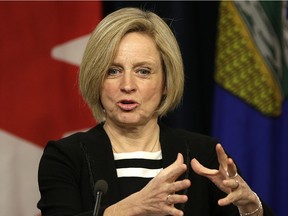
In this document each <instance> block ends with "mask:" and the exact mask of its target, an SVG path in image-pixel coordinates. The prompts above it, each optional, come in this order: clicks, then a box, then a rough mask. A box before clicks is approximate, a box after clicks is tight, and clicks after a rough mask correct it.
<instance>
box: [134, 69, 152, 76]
mask: <svg viewBox="0 0 288 216" xmlns="http://www.w3.org/2000/svg"><path fill="white" fill-rule="evenodd" d="M137 74H138V75H140V76H144V77H146V76H149V75H150V74H151V70H150V69H149V68H141V69H138V70H137Z"/></svg>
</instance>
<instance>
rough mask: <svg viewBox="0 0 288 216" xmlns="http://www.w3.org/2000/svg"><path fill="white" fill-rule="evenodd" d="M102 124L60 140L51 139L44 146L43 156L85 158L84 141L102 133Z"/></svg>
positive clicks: (70, 158) (65, 158) (64, 158)
mask: <svg viewBox="0 0 288 216" xmlns="http://www.w3.org/2000/svg"><path fill="white" fill-rule="evenodd" d="M101 128H102V126H101V125H97V126H95V127H93V128H91V129H89V130H88V131H83V132H77V133H74V134H71V135H69V136H67V137H64V138H61V139H59V140H50V141H48V143H47V145H46V146H45V148H44V152H43V156H42V158H43V157H45V158H47V157H48V158H49V157H51V156H53V158H55V159H56V158H61V160H69V161H71V160H81V158H83V154H82V153H83V149H82V148H83V145H82V144H83V143H87V140H88V142H89V137H95V136H96V137H97V136H98V134H101V132H100V131H101Z"/></svg>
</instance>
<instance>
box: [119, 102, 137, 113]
mask: <svg viewBox="0 0 288 216" xmlns="http://www.w3.org/2000/svg"><path fill="white" fill-rule="evenodd" d="M117 105H118V106H119V107H120V109H122V110H124V111H131V110H134V109H135V108H136V107H137V106H138V105H139V104H138V103H137V102H136V101H133V100H121V101H119V102H118V103H117Z"/></svg>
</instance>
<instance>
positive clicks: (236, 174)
mask: <svg viewBox="0 0 288 216" xmlns="http://www.w3.org/2000/svg"><path fill="white" fill-rule="evenodd" d="M226 175H227V176H228V177H229V178H232V179H233V178H236V177H237V176H238V173H237V172H236V173H235V175H234V176H230V175H229V173H228V171H227V172H226Z"/></svg>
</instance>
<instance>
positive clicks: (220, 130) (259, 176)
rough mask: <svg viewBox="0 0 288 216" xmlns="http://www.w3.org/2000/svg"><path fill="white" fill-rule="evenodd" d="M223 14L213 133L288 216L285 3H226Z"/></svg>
mask: <svg viewBox="0 0 288 216" xmlns="http://www.w3.org/2000/svg"><path fill="white" fill-rule="evenodd" d="M219 10H220V11H219V12H220V15H219V16H220V17H219V23H218V38H217V55H216V72H215V81H216V83H217V84H216V89H215V102H214V114H213V116H214V119H213V133H214V135H215V136H217V137H219V139H220V140H221V141H222V144H223V145H224V147H225V149H226V150H227V151H228V152H229V154H230V155H231V156H232V157H233V158H234V160H235V161H236V162H237V164H238V165H239V168H240V169H241V171H242V176H243V177H244V178H245V179H246V181H247V182H248V183H249V185H250V186H251V188H252V189H253V190H254V191H255V192H256V193H258V194H259V195H260V196H261V197H262V198H263V200H264V201H265V202H267V203H268V204H269V205H270V206H271V208H272V210H273V211H274V212H275V214H276V215H278V216H287V215H288V208H287V194H288V184H287V182H288V168H287V165H288V156H287V155H288V100H287V96H288V17H287V16H288V15H287V11H288V9H287V2H285V1H223V2H221V4H220V8H219Z"/></svg>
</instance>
